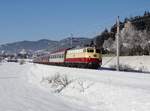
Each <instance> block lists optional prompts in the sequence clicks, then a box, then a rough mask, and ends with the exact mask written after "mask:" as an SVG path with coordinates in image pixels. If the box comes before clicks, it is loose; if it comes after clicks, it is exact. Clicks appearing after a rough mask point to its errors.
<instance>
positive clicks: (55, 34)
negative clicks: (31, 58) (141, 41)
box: [0, 0, 150, 44]
mask: <svg viewBox="0 0 150 111" xmlns="http://www.w3.org/2000/svg"><path fill="white" fill-rule="evenodd" d="M135 2H136V5H135ZM149 5H150V3H149V2H148V1H146V0H143V1H138V2H137V1H136V0H132V1H129V0H125V1H124V0H116V1H115V2H113V1H108V0H105V1H104V0H102V1H99V0H94V1H80V0H76V1H71V0H64V1H59V0H55V1H53V0H50V1H49V0H45V1H42V0H38V1H36V0H26V1H20V0H14V1H11V0H7V1H0V12H1V15H0V16H1V21H0V30H1V32H0V44H6V43H12V42H17V41H24V40H25V41H37V40H40V39H48V40H54V41H59V40H61V39H64V38H67V37H71V36H70V34H71V33H72V34H73V36H74V37H86V38H93V37H95V36H96V35H98V34H100V33H101V32H102V31H103V30H104V29H105V28H108V29H109V28H110V27H111V26H112V25H113V24H114V23H115V21H116V18H117V16H120V20H121V21H122V20H124V18H125V17H133V16H138V15H143V14H144V11H150V7H149Z"/></svg>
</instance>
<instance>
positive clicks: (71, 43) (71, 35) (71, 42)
mask: <svg viewBox="0 0 150 111" xmlns="http://www.w3.org/2000/svg"><path fill="white" fill-rule="evenodd" d="M70 37H71V41H70V45H71V48H72V47H73V46H72V45H73V41H72V39H73V34H72V33H71V34H70Z"/></svg>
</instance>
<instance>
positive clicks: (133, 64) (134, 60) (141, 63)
mask: <svg viewBox="0 0 150 111" xmlns="http://www.w3.org/2000/svg"><path fill="white" fill-rule="evenodd" d="M115 64H116V57H103V63H102V67H112V66H114V65H115ZM120 64H121V65H126V66H128V67H129V68H131V69H134V70H138V71H145V72H150V56H121V57H120Z"/></svg>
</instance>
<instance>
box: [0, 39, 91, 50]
mask: <svg viewBox="0 0 150 111" xmlns="http://www.w3.org/2000/svg"><path fill="white" fill-rule="evenodd" d="M71 41H72V42H71ZM90 41H91V39H88V38H65V39H63V40H60V41H52V40H48V39H41V40H38V41H20V42H14V43H7V44H3V45H0V52H7V53H19V52H20V51H21V50H23V49H24V50H26V51H27V52H32V53H33V52H44V51H54V50H57V49H60V48H69V47H71V46H72V47H76V46H83V45H85V44H88V43H89V42H90ZM71 44H72V45H71Z"/></svg>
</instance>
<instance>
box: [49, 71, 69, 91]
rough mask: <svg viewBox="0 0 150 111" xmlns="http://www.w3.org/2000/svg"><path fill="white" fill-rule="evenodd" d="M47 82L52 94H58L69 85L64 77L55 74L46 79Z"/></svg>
mask: <svg viewBox="0 0 150 111" xmlns="http://www.w3.org/2000/svg"><path fill="white" fill-rule="evenodd" d="M47 80H48V83H49V84H50V85H51V87H52V88H53V89H54V92H58V93H60V92H61V91H62V90H63V89H64V88H65V87H66V86H67V85H69V84H70V83H71V81H70V80H68V78H67V76H66V75H60V74H59V73H56V74H55V75H54V76H52V77H50V78H47Z"/></svg>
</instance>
